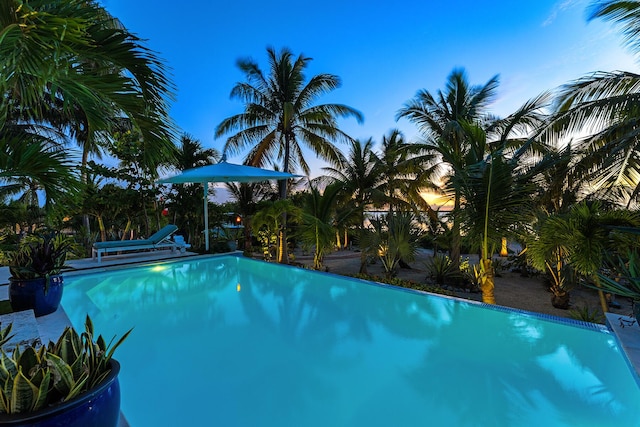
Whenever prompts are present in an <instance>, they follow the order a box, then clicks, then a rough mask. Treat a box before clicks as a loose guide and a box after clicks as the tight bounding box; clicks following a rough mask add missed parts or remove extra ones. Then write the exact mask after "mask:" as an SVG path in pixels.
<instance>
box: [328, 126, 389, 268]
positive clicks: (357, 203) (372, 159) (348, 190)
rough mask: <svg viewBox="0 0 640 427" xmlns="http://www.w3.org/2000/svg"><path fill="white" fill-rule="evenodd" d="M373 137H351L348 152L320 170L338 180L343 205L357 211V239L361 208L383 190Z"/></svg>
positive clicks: (363, 265)
mask: <svg viewBox="0 0 640 427" xmlns="http://www.w3.org/2000/svg"><path fill="white" fill-rule="evenodd" d="M373 144H374V142H373V139H372V138H369V139H367V140H366V141H360V140H354V141H351V146H350V150H349V154H348V155H347V157H346V158H345V159H343V160H342V161H341V162H340V163H339V165H338V166H336V167H326V168H324V169H323V170H324V171H325V172H326V173H327V175H328V176H329V177H331V178H332V179H334V180H336V181H337V182H339V183H340V184H341V186H342V191H343V198H342V199H341V200H340V202H341V203H342V204H343V205H347V204H351V205H352V208H351V209H350V210H351V211H352V212H354V213H355V215H357V217H358V219H357V227H358V236H359V237H358V240H359V241H360V243H362V241H363V239H362V237H363V233H364V232H365V220H366V217H365V211H366V209H367V208H368V207H370V206H372V205H373V204H374V203H375V202H376V201H378V202H379V203H381V200H382V199H383V195H384V194H383V192H382V191H381V185H382V184H383V182H384V179H383V175H382V171H381V170H380V163H379V161H378V158H377V156H376V154H375V152H374V151H373ZM360 250H361V251H360V253H361V258H360V273H366V268H367V267H366V266H367V252H366V251H365V250H364V247H363V246H362V245H361V247H360Z"/></svg>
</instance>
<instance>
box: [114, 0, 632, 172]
mask: <svg viewBox="0 0 640 427" xmlns="http://www.w3.org/2000/svg"><path fill="white" fill-rule="evenodd" d="M102 2H103V4H104V5H105V7H106V8H107V10H109V11H110V12H111V13H112V14H113V15H114V16H116V17H118V18H119V19H120V20H121V21H122V22H123V23H124V25H125V26H126V27H127V28H128V29H129V30H131V31H133V32H134V33H136V34H137V35H138V36H140V37H141V38H144V39H147V45H148V46H149V47H150V48H152V49H153V50H155V51H157V52H158V53H159V54H160V56H161V57H163V58H164V59H165V60H166V62H167V64H168V66H169V67H170V68H171V70H172V71H171V73H172V75H173V80H174V82H175V84H176V86H177V101H176V102H175V103H174V104H173V107H172V110H171V114H172V116H173V118H174V119H175V121H176V122H177V124H178V125H179V126H180V128H181V129H182V131H184V132H187V133H189V134H191V135H192V136H194V137H195V138H197V139H199V140H200V142H201V143H202V144H203V145H204V146H205V147H207V148H208V147H214V148H217V149H219V150H221V149H222V147H223V145H224V139H218V140H214V138H213V133H214V128H215V127H216V125H217V124H218V123H220V121H221V120H222V119H224V118H226V117H229V116H231V115H233V114H237V113H239V112H241V111H242V104H241V103H240V102H239V101H236V100H230V99H229V93H230V91H231V88H232V87H233V86H234V84H235V83H236V82H238V81H243V75H242V74H241V73H240V71H238V69H237V67H236V60H237V59H238V58H246V57H251V58H253V59H254V60H256V61H257V62H258V63H259V64H260V65H261V67H262V68H263V69H266V68H267V61H266V47H267V46H273V47H275V48H276V49H277V50H279V49H280V48H282V47H284V46H286V47H288V48H290V49H291V50H292V51H293V52H294V54H299V53H303V54H305V55H306V56H309V57H312V58H313V59H314V60H313V61H312V62H311V64H310V66H309V69H308V75H313V74H318V73H332V74H336V75H338V76H340V78H341V79H342V87H341V88H340V89H338V90H336V91H335V92H333V93H332V94H331V95H329V96H325V97H323V98H321V99H320V101H321V102H337V103H344V104H347V105H350V106H352V107H354V108H357V109H358V110H360V111H361V112H362V113H363V114H364V116H365V122H364V124H362V125H358V124H357V123H356V122H355V120H347V121H344V122H341V127H342V129H343V130H345V131H346V132H347V133H348V134H349V135H351V136H353V137H355V138H362V139H366V138H369V137H373V138H374V140H375V141H378V142H379V141H380V140H381V138H382V135H384V134H386V133H387V132H388V131H389V130H390V129H392V128H394V127H396V128H399V129H400V130H401V131H403V132H404V133H405V135H406V136H407V137H408V138H409V139H411V138H414V137H415V136H416V130H415V127H414V126H413V125H412V124H411V123H409V122H407V121H405V120H401V121H399V122H396V121H395V114H396V112H397V110H398V109H399V108H400V107H401V106H402V105H403V103H404V102H406V101H407V100H409V99H411V98H412V97H413V96H414V94H415V93H416V91H417V90H419V89H423V88H424V89H427V90H429V91H432V92H434V91H436V90H438V89H442V88H443V87H444V84H445V80H446V77H447V76H448V75H449V73H450V72H451V70H453V69H454V68H456V67H464V68H465V69H466V71H467V74H468V77H469V80H470V82H471V83H472V84H483V83H485V82H486V81H487V80H489V79H490V78H491V77H492V76H493V75H495V74H499V75H500V88H499V96H498V99H497V100H496V102H495V103H494V106H493V108H492V112H493V113H495V114H498V115H500V116H504V115H507V114H509V113H511V112H513V111H515V110H516V109H517V108H518V107H519V106H520V105H521V104H523V103H524V102H525V101H527V100H528V99H530V98H532V97H534V96H536V95H537V94H539V93H541V92H542V91H544V90H548V89H552V88H554V87H557V86H559V85H562V84H564V83H567V82H569V81H571V80H573V79H576V78H579V77H581V76H583V75H585V74H588V73H590V72H593V71H612V70H627V71H635V70H636V68H637V67H636V64H635V62H634V58H633V57H632V55H631V54H629V53H628V52H627V51H626V50H625V49H624V47H622V46H621V40H622V38H621V37H620V35H619V32H618V31H617V30H616V29H615V28H613V27H612V26H611V24H609V23H606V22H603V21H600V20H597V21H591V22H587V20H586V17H587V7H588V5H589V4H590V0H536V1H530V2H519V1H513V0H492V1H486V0H485V1H483V0H474V1H467V0H457V1H456V0H449V1H440V0H430V1H418V0H413V1H410V2H397V3H396V2H389V1H384V2H382V1H379V2H376V1H373V2H372V1H361V0H356V1H354V0H325V1H323V2H310V1H304V0H301V1H275V2H265V1H254V0H244V1H212V0H185V1H183V2H179V3H178V2H175V1H169V0H136V1H131V0H103V1H102ZM178 4H179V5H178ZM242 158H243V156H235V157H231V158H230V160H232V161H241V160H242ZM320 166H323V165H322V164H319V163H315V164H313V163H312V167H314V168H315V169H316V170H317V169H318V168H319V167H320Z"/></svg>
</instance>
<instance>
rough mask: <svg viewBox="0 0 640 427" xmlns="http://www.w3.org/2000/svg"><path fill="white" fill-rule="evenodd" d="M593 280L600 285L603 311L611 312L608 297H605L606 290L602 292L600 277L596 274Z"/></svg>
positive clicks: (599, 297) (599, 296)
mask: <svg viewBox="0 0 640 427" xmlns="http://www.w3.org/2000/svg"><path fill="white" fill-rule="evenodd" d="M593 282H594V283H595V284H596V286H597V287H598V299H600V306H601V307H602V312H603V313H607V312H609V306H608V305H607V299H606V298H605V297H604V292H602V288H601V286H600V278H599V277H598V275H597V274H596V275H594V277H593Z"/></svg>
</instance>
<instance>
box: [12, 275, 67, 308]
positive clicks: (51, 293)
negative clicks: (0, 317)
mask: <svg viewBox="0 0 640 427" xmlns="http://www.w3.org/2000/svg"><path fill="white" fill-rule="evenodd" d="M45 282H46V279H45V278H44V277H39V278H37V279H16V278H13V277H10V278H9V302H10V303H11V308H12V309H13V311H22V310H33V312H34V314H35V315H36V317H39V316H44V315H45V314H50V313H53V312H54V311H56V310H57V309H58V306H59V305H60V300H61V299H62V276H61V275H59V274H58V275H55V276H50V277H49V288H48V289H47V292H46V293H45V291H44V288H45V286H44V285H45Z"/></svg>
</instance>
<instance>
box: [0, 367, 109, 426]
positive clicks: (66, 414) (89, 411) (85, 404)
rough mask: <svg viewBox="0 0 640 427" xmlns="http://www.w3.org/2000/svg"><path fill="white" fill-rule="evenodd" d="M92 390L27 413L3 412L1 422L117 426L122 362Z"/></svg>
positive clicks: (22, 424) (41, 424)
mask: <svg viewBox="0 0 640 427" xmlns="http://www.w3.org/2000/svg"><path fill="white" fill-rule="evenodd" d="M110 363H111V372H110V373H109V375H108V376H107V378H106V379H105V380H104V381H103V382H102V383H101V384H100V385H99V386H98V387H96V388H94V389H93V390H89V391H87V392H86V393H83V394H81V395H80V396H77V397H76V398H75V399H72V400H70V401H68V402H64V403H61V404H59V405H55V406H52V407H50V408H46V409H43V410H41V411H37V412H32V413H28V414H13V415H7V414H0V424H1V425H8V426H30V427H116V426H117V425H118V420H119V419H120V383H119V382H118V373H119V372H120V364H119V363H118V362H117V361H116V360H113V359H111V362H110Z"/></svg>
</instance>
